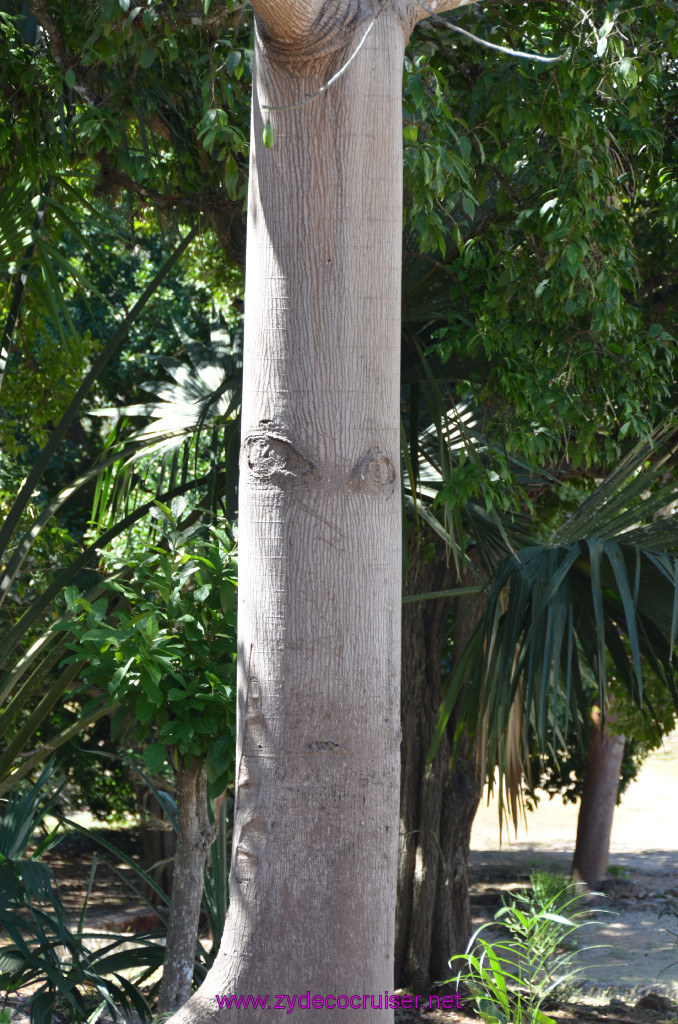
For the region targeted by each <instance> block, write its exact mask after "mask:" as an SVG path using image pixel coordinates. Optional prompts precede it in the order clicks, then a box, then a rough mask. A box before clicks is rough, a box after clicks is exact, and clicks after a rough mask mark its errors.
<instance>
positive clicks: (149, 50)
mask: <svg viewBox="0 0 678 1024" xmlns="http://www.w3.org/2000/svg"><path fill="white" fill-rule="evenodd" d="M157 55H158V51H157V50H156V48H155V46H145V47H144V48H143V50H142V51H141V56H140V57H139V63H140V64H141V66H142V68H150V66H151V64H152V63H153V61H154V60H155V58H156V57H157Z"/></svg>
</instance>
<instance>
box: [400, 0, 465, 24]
mask: <svg viewBox="0 0 678 1024" xmlns="http://www.w3.org/2000/svg"><path fill="white" fill-rule="evenodd" d="M476 2H477V0H430V2H429V3H427V5H426V7H422V6H421V4H419V3H417V0H414V3H413V5H412V6H413V7H414V8H415V10H414V11H413V17H414V21H415V22H417V21H423V20H424V18H430V17H431V15H433V14H442V13H443V11H455V10H456V9H457V7H467V6H468V5H469V4H474V3H476Z"/></svg>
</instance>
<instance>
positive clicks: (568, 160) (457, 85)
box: [404, 0, 678, 470]
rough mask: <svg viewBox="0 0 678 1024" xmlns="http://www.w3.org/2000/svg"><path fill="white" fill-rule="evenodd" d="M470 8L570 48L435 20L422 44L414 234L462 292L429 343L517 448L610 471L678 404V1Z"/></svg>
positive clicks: (411, 151)
mask: <svg viewBox="0 0 678 1024" xmlns="http://www.w3.org/2000/svg"><path fill="white" fill-rule="evenodd" d="M460 19H461V20H460V23H461V24H463V25H464V26H465V27H466V28H469V29H471V30H472V31H473V32H475V33H476V34H477V35H478V36H480V37H483V38H487V39H490V40H491V41H492V42H494V43H500V44H504V45H508V46H510V47H514V48H519V49H521V50H525V49H527V50H532V51H533V52H536V53H543V52H547V53H548V54H554V53H556V54H557V53H559V52H564V51H565V49H566V47H568V46H569V47H570V53H569V55H568V57H567V59H565V60H563V61H561V62H559V63H557V64H555V65H550V66H547V67H545V66H544V65H541V64H535V63H531V62H529V61H525V60H519V61H516V60H512V59H509V58H507V57H506V56H505V55H503V54H494V53H492V52H489V51H487V50H486V49H483V48H481V47H479V46H478V45H477V44H476V43H473V42H472V41H469V40H467V39H465V38H462V37H460V36H459V35H457V34H456V33H453V32H451V31H449V30H447V29H445V28H444V27H441V26H440V25H439V24H433V23H423V24H422V26H421V27H420V29H419V31H418V33H417V37H416V38H415V40H414V41H413V44H412V46H411V52H410V56H409V58H408V63H407V65H406V74H405V109H404V114H405V138H406V143H407V144H406V147H405V181H406V191H407V195H408V202H407V204H406V209H407V222H406V229H407V231H408V232H409V233H410V243H409V245H410V247H414V248H419V249H422V250H423V251H427V250H428V251H429V252H431V253H432V254H433V260H432V261H431V264H430V265H429V268H428V278H429V286H430V283H431V278H432V276H433V275H434V274H435V271H434V269H433V267H434V264H435V263H437V265H438V271H437V277H438V281H439V287H440V289H441V291H442V289H443V287H444V292H445V295H446V300H447V302H446V305H447V321H448V323H447V325H446V326H444V327H441V326H439V324H436V323H435V318H434V317H431V318H430V320H429V327H428V345H429V351H432V352H433V351H434V352H436V353H437V354H440V355H442V357H443V358H444V359H445V360H447V361H448V375H449V378H450V380H451V383H452V384H453V386H454V389H455V393H456V397H457V400H458V401H460V400H461V401H462V402H464V401H465V402H471V403H472V404H474V405H476V406H477V405H479V404H480V405H482V407H483V409H484V412H485V417H486V420H485V428H486V430H487V431H489V432H491V433H492V434H494V435H496V436H497V437H501V438H502V440H503V442H504V445H505V448H506V450H507V451H508V452H509V453H514V454H518V455H521V456H522V457H524V458H527V459H528V460H529V461H530V462H531V463H532V464H533V465H535V466H544V465H545V464H548V463H552V464H554V463H555V464H558V463H562V462H563V461H565V460H567V461H568V462H569V464H570V465H571V466H572V467H573V468H575V469H577V468H578V467H581V466H586V465H593V466H596V467H607V466H609V465H610V464H611V463H612V462H613V461H614V459H615V458H617V457H618V455H619V451H620V448H619V442H620V441H622V440H623V439H624V438H628V439H635V438H638V437H642V436H643V435H644V434H646V433H647V432H648V431H649V430H651V429H652V427H653V425H654V424H655V423H656V422H658V421H659V420H661V419H662V418H663V417H665V416H666V415H667V414H670V412H671V410H672V409H673V407H674V405H675V402H674V394H673V391H674V377H675V370H674V364H675V356H676V342H675V339H674V337H673V336H672V335H673V333H675V331H676V320H675V316H674V315H673V312H674V310H673V306H672V304H671V302H670V301H665V300H666V299H667V296H670V295H671V294H672V291H673V287H674V284H673V277H674V275H673V269H672V265H671V264H670V263H666V265H665V268H664V271H663V272H662V264H661V260H660V258H659V253H660V252H662V253H664V252H666V247H667V246H670V245H671V243H670V241H669V239H670V228H668V225H669V224H670V223H672V222H673V221H674V219H675V216H676V206H675V204H676V190H675V174H674V173H673V172H672V171H671V170H670V168H671V167H672V166H675V162H676V161H675V157H676V133H675V119H671V117H670V116H669V115H668V113H667V101H666V95H667V93H668V94H669V95H672V94H673V91H675V85H674V79H675V70H674V60H675V54H676V51H678V26H677V23H676V19H675V11H674V10H673V8H672V5H670V4H666V3H661V2H657V3H652V4H644V5H642V7H640V6H639V5H638V4H636V3H633V2H631V0H629V2H622V3H614V4H604V5H599V4H595V5H592V4H583V5H579V6H576V7H575V5H572V6H571V8H568V9H565V10H563V8H562V7H561V6H558V7H557V11H556V7H555V5H553V4H550V3H543V4H534V5H529V8H523V7H517V6H515V5H489V4H488V5H484V4H473V5H471V6H469V7H468V8H465V9H464V12H463V13H461V12H460ZM667 52H668V57H667ZM441 113H442V115H444V116H441ZM658 186H660V187H658ZM650 223H653V224H654V225H655V227H656V238H657V247H656V248H655V244H654V235H653V232H652V229H650V227H649V225H650ZM650 275H652V278H653V280H652V284H651V283H650ZM648 288H649V289H650V291H651V294H653V295H654V296H655V301H654V302H653V303H652V304H651V305H650V304H649V303H648V302H647V301H646V294H647V293H648ZM648 297H649V295H648ZM438 305H439V306H440V305H442V301H441V302H439V303H438ZM495 470H496V466H495Z"/></svg>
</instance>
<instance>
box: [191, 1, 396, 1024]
mask: <svg viewBox="0 0 678 1024" xmlns="http://www.w3.org/2000/svg"><path fill="white" fill-rule="evenodd" d="M394 6H396V5H394ZM288 10H289V5H288ZM353 13H354V15H355V16H356V17H355V18H354V19H353V24H352V26H351V31H350V33H348V37H346V33H347V32H348V30H344V25H345V20H344V22H343V23H342V25H341V26H340V29H341V31H338V32H331V33H329V35H330V36H331V38H332V39H335V40H336V39H340V40H342V43H343V45H342V49H341V50H340V51H337V52H334V53H333V54H331V55H328V54H327V53H326V49H327V47H326V42H327V39H328V33H327V32H325V33H324V34H323V36H322V38H321V39H320V40H319V42H318V47H317V52H318V53H319V54H320V55H319V56H318V57H316V56H315V54H314V52H313V46H312V45H311V42H312V41H311V40H309V46H308V47H307V52H306V54H305V56H304V59H303V60H302V61H300V60H298V59H295V60H294V61H292V60H291V59H290V57H289V52H288V47H286V45H283V43H284V40H283V41H282V42H281V41H279V40H274V41H271V40H270V39H269V37H268V35H267V33H268V31H269V30H270V25H267V26H266V29H265V30H264V32H263V34H262V32H261V31H260V32H258V34H257V41H256V57H255V86H254V90H255V92H254V100H253V110H252V155H251V172H250V194H249V210H248V217H249V220H248V239H247V267H246V300H245V304H246V327H245V356H244V383H243V395H244V398H243V425H242V452H241V482H240V531H239V547H240V554H239V565H240V579H239V609H238V627H239V696H238V712H239V724H238V744H237V755H236V784H237V796H236V807H235V815H234V835H233V860H232V867H231V878H230V905H229V911H228V919H227V924H226V930H225V933H224V937H223V940H222V943H221V947H220V951H219V955H218V957H217V961H216V963H215V965H214V967H213V969H212V971H211V972H210V974H209V976H208V978H207V979H206V981H205V983H204V984H203V986H202V987H201V989H200V991H199V992H198V993H197V994H196V995H195V996H194V997H193V998H192V999H191V1000H190V1001H189V1003H188V1004H187V1005H186V1007H185V1008H184V1009H183V1010H182V1011H180V1012H179V1014H178V1015H177V1016H176V1017H175V1018H174V1020H175V1021H177V1022H178V1021H182V1022H184V1021H191V1022H198V1021H200V1024H204V1022H206V1021H208V1020H224V1021H226V1020H228V1021H229V1022H231V1021H233V1022H235V1021H247V1022H248V1024H256V1022H258V1021H267V1022H269V1024H270V1019H271V1011H270V1009H257V1008H252V1007H248V1008H247V1009H230V1010H226V1009H224V1010H222V1011H220V1010H219V1009H218V1005H217V999H216V996H217V995H219V996H223V995H224V994H227V993H233V994H237V995H243V996H246V995H248V994H253V995H268V996H269V997H270V1005H271V1006H272V1005H273V1002H274V997H275V996H276V995H278V994H286V995H290V996H293V995H297V994H298V995H301V994H303V995H305V994H306V993H307V992H309V991H310V993H311V995H318V996H326V995H330V996H331V995H334V996H339V995H341V994H344V995H348V996H352V995H354V994H359V995H361V996H362V995H364V994H366V995H372V994H374V995H375V999H376V998H379V999H380V1000H381V997H382V996H383V993H384V991H385V990H389V991H392V989H393V944H394V919H395V894H396V875H397V842H398V797H399V747H400V715H399V697H400V665H399V661H400V619H401V498H400V485H399V461H400V457H399V383H400V381H399V356H400V322H399V314H400V278H401V230H402V170H401V167H402V112H401V76H402V60H403V53H404V45H405V36H406V32H405V28H404V26H403V24H402V22H401V20H400V19H399V17H397V16H396V13H395V12H394V11H390V10H385V11H384V13H383V15H382V16H381V17H380V18H379V19H378V21H377V22H375V23H374V25H373V28H372V31H371V32H370V34H369V36H368V38H367V39H366V41H365V43H364V45H363V47H362V48H361V50H360V52H359V54H358V56H357V57H356V59H355V60H354V61H353V62H352V63H351V65H350V67H349V68H348V69H347V71H346V72H345V74H344V75H343V76H342V77H341V78H339V79H338V81H337V82H336V83H335V84H334V85H333V86H332V87H331V88H330V89H329V90H327V92H325V93H324V94H323V95H322V96H320V97H318V98H317V99H316V100H313V101H312V102H310V103H306V104H304V105H303V106H301V107H298V108H294V107H293V105H294V104H296V103H299V102H301V101H303V100H304V98H305V97H306V96H307V95H308V94H311V93H313V92H314V91H315V90H317V89H318V88H320V86H322V85H323V83H324V82H325V81H326V80H327V78H328V77H329V76H330V75H331V74H333V73H334V72H335V71H336V70H337V69H338V68H339V67H340V66H341V65H342V63H343V62H344V61H345V60H346V59H347V58H348V57H350V55H351V53H352V52H353V50H354V49H355V46H356V45H357V43H358V42H359V41H360V39H361V38H362V36H363V34H364V31H365V29H366V27H367V25H368V23H369V16H370V15H371V13H372V12H371V10H368V11H366V10H364V9H363V8H362V7H361V6H359V5H357V4H354V5H353ZM269 17H271V14H270V12H269ZM259 28H260V29H261V26H259ZM297 49H298V47H297ZM266 105H272V106H274V107H283V108H285V109H281V110H271V111H267V110H266V109H265V107H266ZM269 118H270V121H271V124H272V126H273V129H274V133H275V144H274V146H273V148H271V149H267V148H265V147H264V146H263V144H262V133H263V128H264V125H265V123H266V121H267V120H268V119H269ZM316 1013H321V1014H322V1019H323V1020H328V1021H334V1020H337V1021H342V1022H347V1021H348V1022H351V1021H358V1020H360V1022H361V1024H377V1022H386V1021H391V1020H392V1019H393V1011H392V1010H389V1009H383V1008H382V1009H374V1010H372V1009H371V1008H367V1009H363V1008H362V1007H361V1009H360V1010H357V1009H355V1008H354V1009H348V1010H346V1009H344V1008H341V1007H340V1008H337V1009H334V1008H330V1009H325V1008H323V1009H322V1010H320V1011H318V1010H316ZM312 1015H314V1014H313V1012H312ZM286 1019H290V1020H291V1021H294V1020H296V1019H303V1020H304V1021H308V1020H309V1015H308V1011H307V1010H304V1009H298V1008H296V1007H295V1009H294V1011H293V1012H292V1013H291V1014H288V1015H286Z"/></svg>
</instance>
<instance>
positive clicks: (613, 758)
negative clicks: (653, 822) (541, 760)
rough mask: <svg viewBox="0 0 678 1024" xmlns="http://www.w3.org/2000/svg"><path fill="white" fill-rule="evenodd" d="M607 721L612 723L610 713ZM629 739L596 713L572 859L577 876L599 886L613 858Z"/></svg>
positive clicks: (590, 735) (590, 737)
mask: <svg viewBox="0 0 678 1024" xmlns="http://www.w3.org/2000/svg"><path fill="white" fill-rule="evenodd" d="M607 724H611V718H610V716H609V715H608V718H607ZM625 744H626V738H625V737H624V736H617V735H615V734H614V733H612V732H610V731H609V729H606V728H605V727H604V726H603V723H602V721H601V716H600V713H599V712H596V713H595V714H594V716H593V725H592V726H591V730H590V734H589V753H588V757H587V759H586V768H585V769H584V784H583V787H582V794H581V803H580V805H579V816H578V818H577V842H576V845H575V850H574V859H573V861H572V874H573V875H574V877H575V878H578V879H580V880H581V881H583V882H586V884H587V885H590V886H596V885H598V884H599V883H600V882H601V881H602V879H603V878H604V877H605V874H606V873H607V866H608V863H609V860H610V836H611V835H612V819H613V817H614V809H615V807H616V806H617V800H618V798H619V777H620V774H621V764H622V758H623V757H624V746H625Z"/></svg>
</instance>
